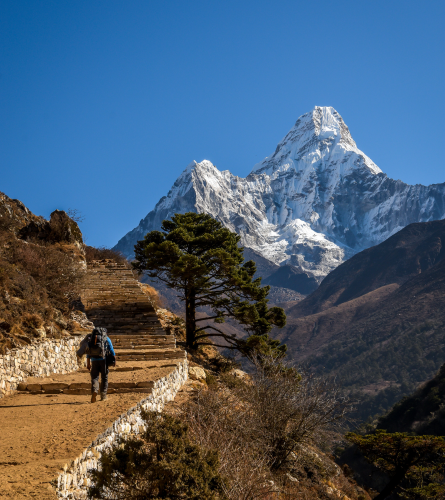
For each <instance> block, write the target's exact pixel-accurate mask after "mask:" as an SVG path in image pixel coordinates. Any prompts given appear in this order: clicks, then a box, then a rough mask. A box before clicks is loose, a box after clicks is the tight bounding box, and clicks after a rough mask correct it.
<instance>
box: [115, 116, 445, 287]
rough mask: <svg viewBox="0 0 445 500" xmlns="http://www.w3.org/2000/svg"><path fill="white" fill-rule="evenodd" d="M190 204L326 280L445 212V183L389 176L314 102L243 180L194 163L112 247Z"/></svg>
mask: <svg viewBox="0 0 445 500" xmlns="http://www.w3.org/2000/svg"><path fill="white" fill-rule="evenodd" d="M187 211H193V212H205V213H208V214H210V215H212V216H213V217H215V218H216V219H218V220H220V221H221V222H222V223H223V224H224V226H226V227H227V228H229V229H230V230H231V231H236V232H237V233H238V234H239V235H240V236H241V242H242V244H243V245H245V246H247V247H250V248H252V249H253V250H255V251H257V252H258V253H260V254H261V255H262V256H263V257H265V258H267V259H269V260H270V261H272V262H274V263H276V264H286V263H288V264H292V265H296V266H299V267H301V268H302V269H303V270H305V271H310V272H312V273H313V274H314V275H315V276H318V278H319V279H320V280H321V279H322V278H323V277H324V276H326V274H327V273H328V272H330V271H331V270H332V269H334V268H335V267H337V266H338V265H339V264H341V263H342V262H343V261H344V260H345V259H347V258H349V257H350V256H352V255H353V254H355V253H357V252H358V251H360V250H363V249H364V248H368V247H369V246H372V245H375V244H377V243H380V242H382V241H383V240H385V239H386V238H388V237H389V236H391V235H392V234H394V232H396V231H398V230H399V229H401V228H402V227H405V226H406V225H408V224H409V223H411V222H418V221H427V220H434V219H440V218H443V217H444V216H445V184H437V185H433V186H421V185H416V186H408V185H407V184H404V183H403V182H401V181H395V180H392V179H390V178H388V177H387V176H386V175H385V174H384V173H382V171H381V170H380V169H379V168H378V167H377V165H375V163H374V162H373V161H372V160H371V159H370V158H368V157H367V156H366V155H365V154H364V153H363V152H362V151H360V150H359V149H358V148H357V146H356V144H355V142H354V140H353V139H352V137H351V134H350V132H349V129H348V127H347V126H346V124H345V123H344V121H343V119H342V118H341V116H340V115H339V114H338V113H337V111H335V109H333V108H330V107H315V108H314V109H313V110H312V111H311V112H310V113H306V114H305V115H303V116H301V117H300V118H299V119H298V120H297V122H296V123H295V125H294V127H293V128H292V129H291V130H290V132H289V133H288V134H287V135H286V136H285V137H284V139H283V140H282V141H281V142H280V143H279V144H278V146H277V148H276V150H275V152H274V154H273V155H271V156H269V157H267V158H265V159H264V160H263V161H262V162H260V163H259V164H257V165H256V166H255V167H254V169H253V170H252V172H251V173H250V174H249V175H248V176H247V177H246V178H241V177H237V176H235V175H232V174H231V173H230V172H229V171H228V170H224V171H220V170H218V169H217V168H216V167H215V166H214V165H213V164H212V163H211V162H210V161H208V160H204V161H202V162H200V163H197V162H192V163H191V164H189V165H188V167H187V168H186V169H185V170H184V171H183V172H182V174H181V175H180V176H179V177H178V179H177V180H176V181H175V183H174V184H173V186H172V189H171V190H170V192H169V193H168V195H167V196H166V197H163V198H161V200H160V201H159V202H158V204H157V205H156V207H155V208H154V210H152V211H151V212H150V213H149V214H148V215H147V216H146V217H145V219H143V220H141V222H140V224H139V226H138V227H136V228H135V229H134V230H133V231H131V232H130V233H128V234H127V235H126V236H124V237H123V238H122V239H121V240H120V241H119V243H118V244H117V245H116V247H115V248H116V249H118V250H120V251H122V252H123V253H124V254H126V255H128V256H131V255H132V253H133V246H134V244H135V243H136V241H138V240H140V239H142V238H143V236H144V235H145V234H146V233H147V232H148V231H151V230H153V229H159V228H160V226H161V223H162V220H164V219H168V218H170V217H172V216H173V215H174V214H175V213H184V212H187Z"/></svg>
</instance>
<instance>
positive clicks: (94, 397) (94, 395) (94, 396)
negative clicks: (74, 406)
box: [91, 392, 97, 403]
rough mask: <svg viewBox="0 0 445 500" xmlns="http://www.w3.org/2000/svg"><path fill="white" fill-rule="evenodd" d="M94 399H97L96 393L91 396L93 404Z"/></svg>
mask: <svg viewBox="0 0 445 500" xmlns="http://www.w3.org/2000/svg"><path fill="white" fill-rule="evenodd" d="M96 398H97V392H93V394H91V402H92V403H95V402H96Z"/></svg>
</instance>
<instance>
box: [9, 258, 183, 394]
mask: <svg viewBox="0 0 445 500" xmlns="http://www.w3.org/2000/svg"><path fill="white" fill-rule="evenodd" d="M82 303H83V304H84V306H85V313H86V314H87V316H88V319H89V320H90V321H92V322H93V323H94V325H95V326H101V327H105V328H106V329H107V330H108V335H109V337H110V339H111V341H112V343H113V347H114V350H115V352H116V367H115V368H113V367H110V375H109V390H108V393H109V394H119V393H129V392H145V393H147V392H150V391H151V390H152V388H153V384H154V383H155V380H156V379H157V378H159V376H161V375H163V374H164V373H168V372H169V371H171V370H172V369H173V368H174V367H176V366H177V365H178V364H179V363H182V362H184V360H185V359H186V357H187V354H186V352H185V351H184V350H183V349H178V348H177V347H176V339H175V337H174V335H169V334H166V332H165V330H164V329H163V328H162V326H161V324H160V322H159V320H158V317H157V315H156V311H155V310H154V308H153V306H152V304H151V302H150V300H149V298H148V296H147V295H145V294H144V292H143V291H142V288H141V287H140V286H139V283H138V281H137V280H136V279H135V278H134V276H133V273H132V271H131V269H128V268H127V267H126V266H125V265H121V264H117V263H115V262H114V261H112V260H108V259H107V260H101V261H93V263H91V264H89V265H88V270H87V276H86V281H85V284H84V290H83V292H82ZM80 340H81V337H79V343H80ZM89 379H90V377H89V375H88V371H87V370H86V369H85V368H83V369H80V370H78V371H77V372H74V373H71V374H65V375H51V376H49V377H46V378H43V379H42V378H40V379H38V378H29V379H28V380H27V381H26V382H23V383H21V384H20V385H19V387H18V391H19V392H21V393H22V394H23V393H25V394H32V395H38V394H64V395H76V396H79V395H89V394H91V382H90V380H89Z"/></svg>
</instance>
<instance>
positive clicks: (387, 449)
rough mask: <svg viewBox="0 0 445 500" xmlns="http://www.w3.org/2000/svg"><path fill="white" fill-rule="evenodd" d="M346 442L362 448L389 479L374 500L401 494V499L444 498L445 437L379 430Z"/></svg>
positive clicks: (349, 437) (382, 499) (350, 438)
mask: <svg viewBox="0 0 445 500" xmlns="http://www.w3.org/2000/svg"><path fill="white" fill-rule="evenodd" d="M346 439H348V441H351V442H352V443H354V444H356V445H357V446H358V448H359V449H360V451H361V452H362V453H363V456H364V457H365V458H366V460H368V462H371V463H372V464H374V465H375V466H376V467H378V468H379V469H381V470H382V471H383V472H385V473H386V474H388V476H389V481H388V483H387V485H386V486H385V487H384V488H383V490H382V491H381V492H380V494H379V495H377V497H375V499H374V500H384V499H385V498H388V497H389V496H390V495H391V494H392V493H394V492H395V491H397V490H398V494H399V497H400V498H410V499H423V498H424V499H427V498H428V499H436V498H437V499H443V498H444V496H443V495H445V486H444V484H443V480H444V466H445V440H444V438H443V437H437V436H412V435H410V434H407V433H403V432H394V433H389V432H386V431H384V430H377V431H376V433H375V434H367V435H366V436H361V435H359V434H355V433H353V432H350V433H348V434H346ZM399 497H398V498H399ZM391 498H392V497H391Z"/></svg>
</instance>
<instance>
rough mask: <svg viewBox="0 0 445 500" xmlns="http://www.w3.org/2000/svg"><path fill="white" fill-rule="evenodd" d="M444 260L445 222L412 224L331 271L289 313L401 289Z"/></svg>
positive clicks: (299, 314)
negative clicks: (382, 289) (388, 288)
mask: <svg viewBox="0 0 445 500" xmlns="http://www.w3.org/2000/svg"><path fill="white" fill-rule="evenodd" d="M444 257H445V220H437V221H432V222H424V223H417V224H410V225H409V226H407V227H405V228H404V229H402V230H401V231H399V232H398V233H396V234H395V235H393V236H391V237H390V238H388V239H387V240H386V241H384V242H383V243H380V245H377V246H374V247H371V248H368V249H367V250H364V251H363V252H360V253H358V254H356V255H354V256H353V257H351V258H350V259H349V260H348V261H346V262H344V263H343V264H342V265H340V266H339V267H337V269H335V270H334V271H332V272H331V273H330V274H329V275H328V276H326V278H325V279H324V280H323V282H322V283H321V285H320V287H319V288H318V289H317V290H316V291H315V292H314V293H313V294H312V295H311V296H310V297H308V298H306V299H305V300H304V301H302V302H301V303H299V304H298V305H297V306H295V307H294V308H293V309H291V310H290V311H289V315H290V316H292V317H302V316H307V315H310V314H315V313H317V312H320V311H323V310H326V309H328V308H330V307H333V306H338V305H339V304H342V303H344V302H348V301H350V300H352V299H355V298H357V297H360V296H361V295H364V294H366V293H368V292H371V291H373V290H376V289H378V288H380V287H382V286H385V285H388V284H391V283H396V284H399V285H401V284H402V283H404V282H405V281H407V280H408V279H409V278H411V277H413V276H416V275H417V274H420V273H422V272H425V271H426V270H428V269H429V268H430V267H432V266H433V265H434V264H436V263H437V262H439V261H440V260H441V259H443V258H444Z"/></svg>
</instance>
